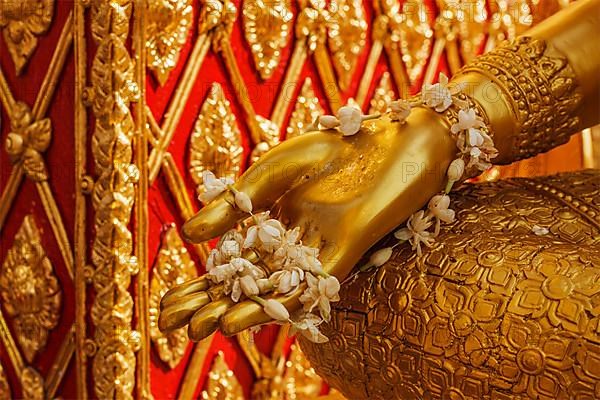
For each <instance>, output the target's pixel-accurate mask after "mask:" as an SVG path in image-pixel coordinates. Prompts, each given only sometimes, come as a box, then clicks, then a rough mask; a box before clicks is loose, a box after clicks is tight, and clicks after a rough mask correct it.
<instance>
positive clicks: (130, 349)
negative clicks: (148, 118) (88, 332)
mask: <svg viewBox="0 0 600 400" xmlns="http://www.w3.org/2000/svg"><path fill="white" fill-rule="evenodd" d="M131 11H132V4H131V2H130V1H122V2H120V3H119V4H117V3H116V2H113V1H96V2H93V3H92V24H91V31H92V36H93V38H94V40H95V42H96V45H97V46H98V47H97V51H96V52H95V54H94V56H93V62H92V68H91V72H90V83H91V86H90V87H89V88H88V90H87V92H86V94H87V101H88V103H89V104H90V107H91V109H92V112H93V114H94V116H95V126H94V128H93V136H92V155H93V161H94V171H95V175H96V182H95V184H94V191H93V195H92V200H93V201H92V202H93V206H94V210H95V215H94V229H95V237H94V242H93V245H92V256H91V258H92V263H93V266H94V273H93V277H92V285H93V287H94V291H95V296H94V301H93V304H92V308H91V320H92V322H93V324H94V328H95V329H94V331H95V333H94V342H95V345H96V351H95V354H94V360H93V368H92V370H93V377H94V390H95V393H96V396H97V397H99V398H114V397H118V398H125V399H128V398H132V392H133V387H134V384H135V371H136V358H135V354H134V352H135V351H136V350H137V347H138V346H139V337H138V334H137V333H136V332H134V331H133V330H132V328H131V323H132V320H133V298H132V296H131V293H130V292H129V285H130V282H131V275H132V274H135V273H136V272H137V268H138V261H137V259H136V257H134V256H133V243H132V234H131V232H130V230H129V223H130V219H131V212H132V209H133V202H134V191H135V187H134V186H135V183H136V181H137V180H138V174H139V172H138V169H137V168H136V166H135V165H134V164H132V140H133V135H134V121H133V117H132V114H131V110H130V103H131V102H133V101H135V100H137V97H138V86H137V83H136V82H135V79H134V65H133V60H132V59H131V57H130V55H129V51H128V50H127V47H126V40H127V37H128V35H129V29H130V23H129V22H130V17H131Z"/></svg>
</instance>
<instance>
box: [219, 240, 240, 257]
mask: <svg viewBox="0 0 600 400" xmlns="http://www.w3.org/2000/svg"><path fill="white" fill-rule="evenodd" d="M219 250H220V252H221V257H223V258H225V259H227V260H230V259H232V258H236V257H239V256H240V255H241V254H242V249H241V248H240V244H239V243H238V242H236V241H235V240H225V241H223V243H222V244H221V246H220V247H219Z"/></svg>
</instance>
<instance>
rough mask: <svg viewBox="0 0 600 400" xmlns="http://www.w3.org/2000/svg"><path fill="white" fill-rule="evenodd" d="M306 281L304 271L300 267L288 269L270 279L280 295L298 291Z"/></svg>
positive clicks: (276, 273)
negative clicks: (299, 286)
mask: <svg viewBox="0 0 600 400" xmlns="http://www.w3.org/2000/svg"><path fill="white" fill-rule="evenodd" d="M303 280H304V270H302V269H300V268H298V267H291V268H286V269H284V270H282V271H276V272H274V273H273V274H271V276H270V277H269V281H271V284H272V285H273V286H275V287H276V288H277V291H278V292H279V293H283V294H286V293H289V292H291V291H292V290H294V289H296V288H297V287H298V285H300V282H302V281H303Z"/></svg>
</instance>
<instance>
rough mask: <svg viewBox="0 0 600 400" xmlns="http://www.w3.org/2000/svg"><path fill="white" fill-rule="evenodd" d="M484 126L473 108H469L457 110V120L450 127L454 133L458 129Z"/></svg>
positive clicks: (463, 129) (464, 129)
mask: <svg viewBox="0 0 600 400" xmlns="http://www.w3.org/2000/svg"><path fill="white" fill-rule="evenodd" d="M483 126H485V124H484V123H483V120H482V119H481V118H479V117H478V116H477V114H476V113H475V109H473V108H469V109H468V110H466V111H465V110H459V111H458V122H457V123H455V124H453V125H452V126H451V127H450V130H451V131H452V133H454V134H456V133H458V132H460V131H466V130H468V129H472V128H481V127H483Z"/></svg>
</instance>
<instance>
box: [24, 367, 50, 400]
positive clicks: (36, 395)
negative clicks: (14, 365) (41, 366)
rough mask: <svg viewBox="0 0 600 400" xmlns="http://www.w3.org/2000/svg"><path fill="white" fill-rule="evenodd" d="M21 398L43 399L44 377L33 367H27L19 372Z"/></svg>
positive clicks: (29, 399)
mask: <svg viewBox="0 0 600 400" xmlns="http://www.w3.org/2000/svg"><path fill="white" fill-rule="evenodd" d="M21 390H22V392H23V399H27V400H44V378H42V376H41V375H40V374H39V373H38V372H37V371H36V370H35V369H33V368H31V367H27V368H25V369H24V370H23V372H22V373H21Z"/></svg>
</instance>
